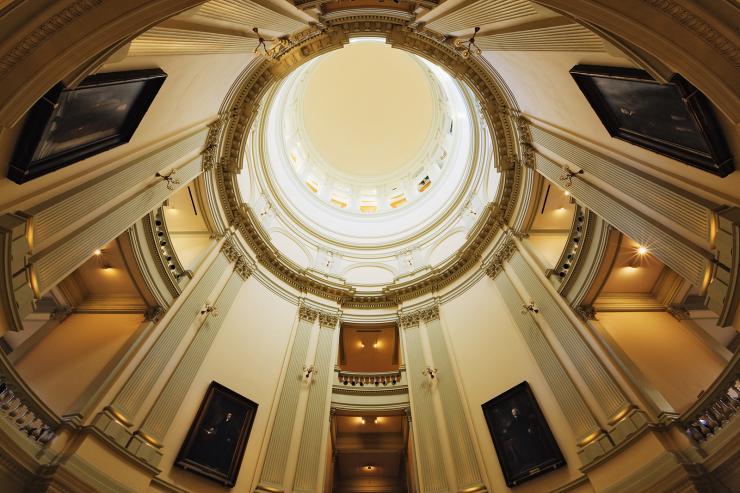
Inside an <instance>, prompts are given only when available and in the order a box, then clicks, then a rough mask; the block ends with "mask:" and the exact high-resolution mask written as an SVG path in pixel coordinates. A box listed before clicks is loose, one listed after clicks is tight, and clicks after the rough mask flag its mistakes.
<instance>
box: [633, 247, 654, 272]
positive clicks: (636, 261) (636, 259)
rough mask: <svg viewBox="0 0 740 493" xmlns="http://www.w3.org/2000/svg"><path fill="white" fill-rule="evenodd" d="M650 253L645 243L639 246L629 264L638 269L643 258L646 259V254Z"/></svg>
mask: <svg viewBox="0 0 740 493" xmlns="http://www.w3.org/2000/svg"><path fill="white" fill-rule="evenodd" d="M648 253H650V252H649V250H648V248H647V247H646V246H644V245H640V246H638V247H637V251H636V252H635V254H634V255H633V256H632V258H631V259H630V262H629V266H630V267H632V268H633V269H637V268H639V267H641V266H642V262H643V260H645V256H646V255H647V254H648Z"/></svg>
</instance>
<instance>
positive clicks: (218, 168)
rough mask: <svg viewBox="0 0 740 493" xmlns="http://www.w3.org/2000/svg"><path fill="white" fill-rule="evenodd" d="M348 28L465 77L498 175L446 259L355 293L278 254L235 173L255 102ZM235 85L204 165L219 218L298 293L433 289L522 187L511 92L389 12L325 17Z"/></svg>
mask: <svg viewBox="0 0 740 493" xmlns="http://www.w3.org/2000/svg"><path fill="white" fill-rule="evenodd" d="M354 34H380V35H386V36H387V38H388V42H389V43H390V44H391V45H392V46H393V47H395V48H399V49H402V50H405V51H408V52H411V53H414V54H416V55H419V56H421V57H423V58H426V59H429V60H432V61H434V62H436V63H437V64H439V65H441V66H443V67H445V68H446V69H447V70H448V71H449V72H450V73H451V74H452V75H453V76H455V77H457V78H459V79H461V80H462V81H463V82H465V83H466V84H467V85H468V86H469V87H470V88H471V89H472V90H473V92H474V93H475V94H476V96H477V98H478V100H479V102H480V105H481V110H482V113H483V116H484V118H485V119H486V122H487V127H488V129H489V131H490V132H491V133H492V137H493V141H494V142H495V143H496V148H495V149H494V153H495V155H494V161H495V162H496V163H497V167H498V168H499V171H500V173H501V178H502V185H501V187H500V190H501V192H500V193H499V195H498V197H497V199H496V202H493V203H491V204H489V205H488V207H487V209H486V211H485V212H484V213H483V214H481V217H480V218H479V220H478V222H477V224H476V225H475V227H474V228H473V229H472V230H471V232H470V234H469V236H468V239H467V241H466V243H465V244H464V245H463V247H462V248H461V249H460V250H458V251H457V252H456V253H455V254H454V255H453V256H452V257H450V259H448V260H447V261H446V262H444V263H443V264H442V265H440V266H438V267H436V268H434V269H431V270H430V271H428V272H426V273H424V274H423V275H421V276H420V277H416V278H413V279H410V280H407V281H404V282H394V283H391V284H388V285H386V286H385V287H383V288H382V289H381V290H378V291H373V292H363V293H358V292H357V290H356V289H355V288H354V287H353V286H351V285H349V284H346V283H344V282H343V281H336V280H332V279H326V278H325V277H322V276H319V275H317V274H316V273H314V272H312V271H310V270H309V269H303V268H301V267H300V266H298V265H297V264H295V263H294V262H292V261H291V260H290V259H288V258H286V257H285V256H283V255H282V254H281V253H280V252H279V251H278V250H277V249H276V248H275V247H274V245H272V242H271V241H270V238H269V235H268V234H267V233H266V232H265V231H264V230H263V228H262V226H261V225H260V223H259V221H258V218H257V217H256V215H255V213H254V211H252V210H251V208H250V207H249V206H247V205H246V204H244V203H243V201H242V199H241V193H240V192H239V186H238V183H237V179H236V178H237V174H238V173H239V172H240V171H241V167H242V164H241V163H242V162H243V152H244V147H245V139H244V136H245V135H246V134H247V133H248V132H249V129H250V128H251V126H252V124H253V123H254V120H255V118H256V115H257V110H258V107H259V105H260V102H261V100H262V98H263V96H265V94H266V93H267V91H268V90H269V89H270V87H272V85H273V84H276V83H277V82H279V81H280V80H281V79H282V78H283V77H285V76H286V75H287V74H289V73H290V72H291V71H292V70H294V69H295V68H296V67H298V66H300V65H301V64H303V63H305V62H307V61H308V60H310V59H312V58H315V57H316V56H319V55H321V54H323V53H326V52H328V51H331V50H334V49H337V48H340V47H341V46H343V45H344V44H346V43H347V42H348V41H349V37H350V35H354ZM238 84H239V85H238V86H237V87H235V88H232V91H231V94H232V96H231V97H230V99H228V100H227V102H226V103H225V104H224V108H225V110H224V111H223V112H222V115H221V117H220V118H219V120H218V121H217V122H216V123H214V124H213V125H211V128H210V131H209V135H208V141H207V143H206V150H205V151H204V159H203V161H204V166H210V167H212V168H213V169H214V170H215V177H216V180H215V182H216V187H217V189H218V193H219V195H220V199H221V202H222V205H223V209H224V213H225V216H226V218H227V220H228V221H229V222H230V223H231V224H232V225H233V226H235V227H236V228H237V229H238V230H239V231H241V233H242V235H243V237H244V238H245V239H246V243H247V244H248V245H249V247H250V249H251V250H252V251H253V252H254V254H255V256H256V259H257V262H259V263H260V264H262V265H264V266H265V267H266V268H267V269H268V270H269V271H270V272H271V273H272V274H273V275H275V276H276V277H278V278H279V279H280V280H282V281H283V282H286V283H287V284H288V285H290V286H292V287H294V288H295V289H297V290H299V291H300V292H305V293H311V294H315V295H317V296H321V297H323V298H327V299H330V300H333V301H335V302H337V303H339V304H340V305H342V306H346V307H350V308H387V307H393V306H397V305H398V304H399V303H401V302H403V301H405V300H409V299H413V298H415V297H418V296H420V295H423V294H425V293H429V292H432V291H435V290H439V289H440V288H442V287H445V286H447V285H449V284H450V283H452V282H454V281H455V280H457V279H459V278H460V277H461V276H462V275H463V274H465V273H466V272H468V271H469V270H470V269H471V268H472V267H473V266H474V265H475V264H476V263H477V262H478V261H479V260H480V258H481V255H482V252H483V251H484V250H485V248H486V247H487V246H488V245H490V243H491V241H492V240H493V238H494V237H495V236H496V233H497V232H498V231H499V230H500V229H501V225H502V224H503V223H504V222H505V221H507V220H508V219H510V218H511V216H512V214H513V212H514V209H515V206H516V201H517V200H518V197H519V188H520V186H521V169H520V168H521V167H520V166H519V162H520V159H518V158H517V157H516V156H517V155H518V154H519V152H520V149H521V147H522V146H521V145H520V144H519V140H521V139H520V138H519V132H520V131H521V130H520V129H519V128H518V127H517V126H516V124H515V120H514V118H512V115H513V114H515V113H516V109H510V108H512V105H514V104H515V103H514V101H513V99H512V97H511V95H510V94H511V93H510V92H509V91H508V90H507V89H506V88H505V86H504V84H503V82H502V80H501V79H500V77H498V75H497V74H496V73H495V71H494V70H493V68H492V67H490V65H488V64H487V62H486V61H485V60H484V59H482V58H479V57H467V58H466V57H463V56H462V54H460V53H459V52H458V51H457V50H456V49H455V47H454V46H453V45H452V43H451V41H449V40H445V41H441V40H440V39H439V36H438V35H437V34H436V33H434V32H432V31H426V30H424V29H423V28H418V27H412V25H411V24H410V22H409V21H408V20H406V19H404V18H401V17H399V16H398V15H397V14H396V13H394V12H393V11H387V12H386V11H383V12H379V11H378V12H373V11H370V10H366V9H363V10H352V11H347V12H346V13H343V15H341V16H337V17H335V18H332V19H328V20H325V25H315V26H312V27H311V28H309V29H307V30H305V31H303V32H301V33H297V34H296V35H294V36H291V37H290V38H289V39H288V41H287V42H285V43H282V44H280V45H278V46H276V49H275V50H274V51H271V52H270V54H269V56H267V57H264V58H263V59H261V60H259V61H256V62H255V63H253V64H251V65H250V67H249V68H248V70H247V71H245V73H244V76H243V77H241V78H240V80H239V82H238ZM526 138H527V137H526V136H525V139H526ZM530 139H531V138H530Z"/></svg>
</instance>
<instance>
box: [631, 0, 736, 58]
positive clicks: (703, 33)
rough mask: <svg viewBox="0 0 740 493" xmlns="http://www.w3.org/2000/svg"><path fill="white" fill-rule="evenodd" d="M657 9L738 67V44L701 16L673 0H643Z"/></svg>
mask: <svg viewBox="0 0 740 493" xmlns="http://www.w3.org/2000/svg"><path fill="white" fill-rule="evenodd" d="M642 1H643V2H645V3H647V4H648V5H650V6H651V7H653V8H654V9H655V10H658V11H660V12H661V13H662V14H664V15H666V16H668V17H671V18H672V19H674V20H676V21H677V22H679V23H680V24H681V25H682V26H684V27H685V28H686V29H688V30H689V31H693V32H694V33H695V34H696V35H697V36H698V37H699V38H701V39H702V40H703V41H704V42H705V43H707V44H708V45H709V46H711V47H712V49H714V51H716V52H717V53H719V55H720V56H721V57H722V58H725V59H727V60H728V61H729V62H730V63H732V64H733V65H735V66H736V67H737V66H739V65H740V50H738V47H737V45H736V44H735V43H734V42H733V41H732V40H730V39H727V37H725V36H724V35H723V34H721V33H720V32H718V31H717V30H716V29H714V28H713V27H712V26H710V25H709V24H707V23H706V22H705V21H704V20H703V19H701V18H700V17H697V16H695V15H694V14H693V13H692V12H690V11H689V10H687V9H685V8H684V7H683V6H681V5H679V4H678V3H677V2H675V1H673V0H642Z"/></svg>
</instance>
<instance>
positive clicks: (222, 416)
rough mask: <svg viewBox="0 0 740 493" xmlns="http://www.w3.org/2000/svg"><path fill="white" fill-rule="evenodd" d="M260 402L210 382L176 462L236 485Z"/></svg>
mask: <svg viewBox="0 0 740 493" xmlns="http://www.w3.org/2000/svg"><path fill="white" fill-rule="evenodd" d="M257 406H258V404H257V403H255V402H252V401H250V400H249V399H247V398H246V397H244V396H241V395H239V394H237V393H236V392H234V391H233V390H230V389H228V388H226V387H224V386H223V385H221V384H219V383H217V382H211V384H210V385H209V386H208V390H207V391H206V395H205V397H204V398H203V401H202V402H201V404H200V408H199V409H198V413H197V414H196V415H195V419H194V420H193V424H192V425H191V426H190V431H188V434H187V436H186V437H185V442H184V443H183V444H182V448H181V449H180V452H179V453H178V454H177V459H176V461H175V465H176V466H179V467H182V468H184V469H187V470H190V471H193V472H196V473H198V474H200V475H202V476H205V477H207V478H210V479H212V480H214V481H217V482H219V483H221V484H223V485H224V486H234V485H235V484H236V478H237V476H238V475H239V467H240V466H241V463H242V459H243V458H244V450H245V449H246V447H247V441H248V440H249V433H250V432H251V431H252V423H253V422H254V417H255V415H256V414H257Z"/></svg>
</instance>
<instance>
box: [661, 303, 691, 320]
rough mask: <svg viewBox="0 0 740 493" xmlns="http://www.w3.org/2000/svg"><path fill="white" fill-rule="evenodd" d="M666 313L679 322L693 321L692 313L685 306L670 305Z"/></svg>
mask: <svg viewBox="0 0 740 493" xmlns="http://www.w3.org/2000/svg"><path fill="white" fill-rule="evenodd" d="M665 311H667V312H668V313H670V314H671V315H673V317H674V318H675V319H676V320H678V321H679V322H680V321H681V320H690V319H691V313H689V311H688V310H687V309H686V307H685V306H683V305H670V306H668V307H666V309H665Z"/></svg>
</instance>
